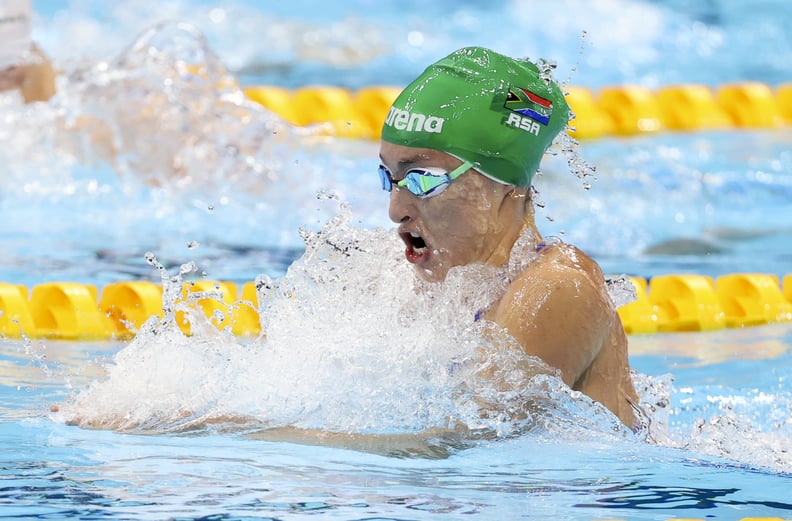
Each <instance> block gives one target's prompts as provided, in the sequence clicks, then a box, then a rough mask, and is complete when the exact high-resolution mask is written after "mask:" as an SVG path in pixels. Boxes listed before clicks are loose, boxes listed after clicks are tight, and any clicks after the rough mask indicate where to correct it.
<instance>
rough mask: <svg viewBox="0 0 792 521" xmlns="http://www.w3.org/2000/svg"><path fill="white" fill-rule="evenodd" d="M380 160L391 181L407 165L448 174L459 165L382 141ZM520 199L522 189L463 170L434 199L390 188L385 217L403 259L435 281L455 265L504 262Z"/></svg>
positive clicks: (519, 220)
mask: <svg viewBox="0 0 792 521" xmlns="http://www.w3.org/2000/svg"><path fill="white" fill-rule="evenodd" d="M380 159H381V160H382V164H383V165H385V166H386V167H387V168H388V170H390V172H391V175H392V177H393V179H394V180H396V181H398V180H400V179H402V178H404V175H405V174H406V172H407V171H408V170H409V169H411V168H416V167H423V168H426V167H439V168H442V169H443V170H446V171H447V172H451V171H452V170H454V169H455V168H456V167H458V166H459V165H460V164H462V161H460V160H459V159H457V158H455V157H453V156H451V155H448V154H446V153H444V152H440V151H438V150H433V149H429V148H412V147H404V146H400V145H394V144H391V143H387V142H384V141H383V142H382V145H381V147H380ZM524 197H525V189H522V188H518V187H515V186H510V185H504V184H501V183H497V182H495V181H492V180H491V179H488V178H486V177H484V176H483V175H481V174H479V173H478V172H476V171H475V170H468V171H467V172H466V173H464V174H462V175H461V176H460V177H458V178H457V179H456V180H454V181H453V182H452V183H451V184H450V185H448V186H447V187H446V189H445V190H443V191H442V192H441V193H440V194H438V195H436V196H434V197H428V198H423V199H422V198H419V197H417V196H415V195H413V194H412V193H410V191H409V190H407V189H406V188H399V187H397V186H394V187H393V189H392V190H391V193H390V206H389V215H390V218H391V220H392V221H393V222H395V223H396V224H398V225H399V235H400V236H401V238H402V240H403V241H404V243H405V244H406V246H407V249H406V251H405V256H406V257H407V260H408V261H409V262H411V263H412V264H414V265H415V268H416V270H417V272H418V274H419V275H420V276H421V277H422V278H423V279H425V280H428V281H432V282H439V281H442V280H444V279H445V277H446V274H447V273H448V270H449V269H450V268H452V267H454V266H463V265H467V264H502V263H504V262H505V261H506V260H507V259H508V255H509V252H510V250H511V247H512V245H513V243H514V240H515V239H516V237H517V234H518V233H519V229H520V227H521V225H522V216H523V213H522V211H523V208H524Z"/></svg>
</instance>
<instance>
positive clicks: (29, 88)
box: [0, 45, 55, 103]
mask: <svg viewBox="0 0 792 521" xmlns="http://www.w3.org/2000/svg"><path fill="white" fill-rule="evenodd" d="M32 52H33V55H34V56H35V57H36V62H34V63H30V64H25V65H17V66H14V67H10V68H8V69H6V70H4V71H0V90H8V89H19V92H20V93H21V94H22V98H23V99H24V100H25V103H32V102H35V101H47V100H49V99H50V98H51V97H52V96H53V95H54V94H55V71H54V70H53V69H52V64H51V63H50V60H49V58H47V56H46V55H45V54H44V53H43V52H42V51H41V49H39V48H38V47H37V46H35V45H34V46H33V49H32Z"/></svg>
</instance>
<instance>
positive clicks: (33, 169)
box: [0, 0, 792, 520]
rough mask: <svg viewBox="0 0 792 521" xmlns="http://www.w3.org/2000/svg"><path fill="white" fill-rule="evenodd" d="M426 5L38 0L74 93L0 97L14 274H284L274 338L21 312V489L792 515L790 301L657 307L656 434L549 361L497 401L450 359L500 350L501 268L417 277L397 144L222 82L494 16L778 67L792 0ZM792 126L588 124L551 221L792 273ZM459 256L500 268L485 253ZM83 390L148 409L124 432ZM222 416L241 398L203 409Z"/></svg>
mask: <svg viewBox="0 0 792 521" xmlns="http://www.w3.org/2000/svg"><path fill="white" fill-rule="evenodd" d="M424 4H425V2H422V3H418V2H412V1H404V2H399V3H392V4H380V3H376V4H374V3H370V2H366V1H362V0H359V1H354V2H347V3H344V4H343V6H338V7H334V6H331V5H326V6H322V7H321V8H316V6H315V5H314V4H313V2H304V1H299V0H298V1H293V2H289V3H276V4H275V5H270V6H267V7H263V6H262V5H260V4H259V3H257V2H226V3H224V5H223V6H217V5H215V4H210V3H208V2H203V1H198V0H191V1H186V0H185V1H172V2H148V1H143V2H136V3H135V4H134V5H132V4H124V3H119V4H118V5H115V6H111V5H109V4H106V3H103V2H76V1H71V2H70V1H56V2H34V6H35V8H36V10H37V13H38V18H37V20H36V24H35V28H36V29H35V31H36V32H35V33H34V37H35V38H36V40H37V41H39V42H40V43H41V45H42V46H43V47H44V48H45V49H46V50H47V51H48V52H49V53H50V54H51V55H52V56H53V58H54V59H55V61H56V63H58V64H60V65H61V68H62V70H63V71H64V72H65V74H64V76H62V77H61V84H60V85H59V87H60V94H59V96H58V97H57V98H56V99H54V100H53V101H52V102H51V103H50V104H48V105H40V106H36V107H23V106H21V105H20V104H19V102H18V100H17V99H15V98H14V97H13V96H10V95H2V96H0V116H1V117H0V135H2V136H3V145H2V146H0V156H1V157H2V162H3V164H4V170H5V172H4V174H3V175H2V176H0V216H1V217H2V222H3V223H5V226H4V227H3V229H2V230H0V238H2V241H3V248H2V252H0V281H3V282H12V283H15V284H22V285H24V286H26V287H28V288H32V287H33V286H35V285H37V284H40V283H42V282H47V281H77V282H83V283H88V284H95V285H97V286H99V287H102V286H103V285H106V284H109V283H111V282H116V281H119V280H138V279H142V280H153V281H157V282H163V284H164V285H165V286H166V287H176V286H172V285H173V284H176V283H178V282H180V281H181V279H182V278H184V279H201V278H207V279H211V280H227V281H234V282H238V283H243V282H249V281H254V280H257V281H259V282H260V283H262V284H264V285H265V286H266V287H268V288H270V289H269V290H268V292H267V293H266V296H267V299H265V301H264V304H265V310H266V312H265V313H263V314H262V320H263V321H264V322H265V326H266V327H265V329H266V330H267V331H268V336H267V338H266V340H265V339H261V338H235V337H233V336H231V335H229V334H227V333H224V332H222V331H217V330H215V329H213V328H211V327H204V324H202V323H201V322H200V321H199V322H197V323H195V324H194V331H193V333H194V334H193V336H190V337H187V336H184V335H183V334H181V333H180V332H179V331H178V330H177V328H174V327H169V325H168V324H167V323H162V324H155V323H154V322H152V323H149V324H148V325H146V326H144V327H143V328H142V329H141V331H140V332H139V334H138V336H137V337H136V339H135V340H132V341H90V342H87V341H62V340H47V339H43V340H42V339H15V338H5V339H0V346H2V348H1V349H0V364H2V370H1V371H0V377H1V378H2V385H0V437H1V438H2V442H0V453H2V457H1V458H2V459H0V462H2V464H1V465H0V469H2V477H3V482H2V486H0V517H3V518H20V519H22V518H41V519H54V518H80V519H100V518H101V519H250V518H254V519H294V518H302V517H305V516H309V515H313V516H322V517H324V518H332V519H435V518H447V519H458V518H462V517H474V518H481V519H496V518H504V519H512V518H516V517H525V518H529V519H547V518H553V519H582V520H588V519H606V518H607V519H647V520H648V519H670V518H697V519H710V518H712V519H741V518H744V517H777V518H785V519H790V518H792V494H790V492H789V491H790V490H792V452H791V451H790V447H792V388H790V375H792V325H790V324H789V323H783V324H773V325H765V326H760V327H752V328H745V329H724V330H719V331H714V332H705V333H701V332H699V333H673V334H653V335H631V336H630V362H631V365H632V366H633V368H634V369H635V371H636V376H635V379H636V382H637V384H638V387H639V389H640V390H641V391H642V398H643V400H644V404H645V407H646V408H647V411H648V412H649V416H650V417H651V419H652V425H651V428H650V430H649V433H648V434H646V433H644V434H641V435H635V434H632V433H630V432H625V430H624V429H622V428H620V427H619V426H618V425H616V424H614V422H613V421H612V418H610V417H609V416H608V415H607V414H603V413H602V411H601V409H600V408H598V407H597V406H596V405H595V404H593V403H591V402H590V401H588V400H586V399H585V397H581V396H578V395H576V394H575V393H572V392H570V391H569V390H568V389H564V388H563V387H562V386H560V385H559V384H558V382H557V381H554V380H553V379H552V378H538V379H533V380H532V379H524V380H519V381H520V382H522V384H523V385H522V387H519V388H517V389H516V390H515V392H514V394H513V395H509V396H497V397H496V398H497V399H499V400H504V401H505V403H506V404H507V405H510V404H512V405H513V404H515V403H522V402H523V401H527V402H532V403H536V404H537V405H536V407H537V409H536V410H534V409H530V410H526V411H523V412H527V414H526V415H525V417H500V418H489V419H487V420H486V421H484V420H480V419H479V420H478V421H480V424H476V421H477V420H476V415H475V414H474V412H475V411H473V410H472V409H471V400H470V396H469V395H467V394H465V392H461V391H459V390H460V389H462V387H461V385H460V382H461V381H464V380H463V379H464V376H465V375H464V371H457V372H456V373H455V372H454V371H451V372H449V371H447V368H448V367H457V366H458V365H459V364H458V362H459V360H464V359H465V357H466V356H468V355H469V354H470V352H471V351H470V350H471V349H474V348H475V345H476V340H475V338H477V334H478V333H479V331H477V330H476V329H475V327H470V326H469V324H467V322H469V320H467V319H466V317H469V316H472V312H471V310H472V311H475V309H476V308H475V305H476V301H475V298H474V295H475V294H476V293H475V291H473V290H471V289H465V288H463V289H459V288H451V289H446V290H436V291H434V292H430V293H431V297H432V300H428V301H422V300H416V299H414V298H411V295H410V293H411V291H410V289H409V285H406V284H403V282H404V281H406V280H411V276H412V275H411V272H410V269H409V266H406V265H405V264H406V263H404V262H403V261H401V260H400V255H401V253H400V252H399V251H398V250H399V246H398V244H397V241H396V240H394V237H393V234H392V230H391V228H392V225H391V224H390V223H389V222H388V220H387V212H386V210H385V207H386V204H387V197H386V195H385V194H384V193H383V192H381V190H380V189H379V185H378V182H377V179H376V176H375V175H374V174H373V172H374V169H375V168H376V166H377V164H378V161H377V151H378V147H377V144H376V143H374V142H367V141H354V140H344V139H333V138H327V137H323V136H320V135H318V134H316V133H314V132H313V131H312V130H310V129H295V128H292V127H290V126H288V125H286V124H284V122H283V121H281V120H280V119H279V118H277V117H276V116H274V115H273V114H271V113H269V112H268V111H266V110H264V109H263V108H262V107H259V106H257V105H255V104H253V103H248V102H244V101H243V100H242V98H241V92H240V91H239V90H238V89H237V88H236V86H235V85H234V84H233V82H231V83H227V82H226V80H223V77H224V75H225V74H226V72H228V74H230V75H231V76H233V77H235V78H237V79H238V80H239V82H240V83H241V84H242V85H264V84H272V85H280V86H284V87H288V88H296V87H299V86H302V85H309V84H333V85H340V86H342V87H345V88H349V89H357V88H360V87H363V86H367V85H374V84H385V85H403V84H405V83H406V82H407V81H409V80H410V79H412V77H414V76H415V75H417V74H418V73H419V72H420V71H421V70H422V68H423V67H424V66H425V65H427V64H428V63H430V62H431V61H433V60H435V59H437V58H439V57H441V56H443V55H445V54H447V53H448V52H450V51H452V50H454V49H455V48H457V47H461V46H464V45H470V44H478V45H485V46H490V47H492V48H495V49H497V50H499V51H502V52H504V53H507V54H513V55H529V56H531V57H538V56H545V57H549V58H553V59H555V60H557V62H558V68H557V72H556V76H557V77H558V78H560V79H562V80H563V81H565V82H566V83H568V84H570V85H583V86H587V87H590V88H592V89H598V88H601V87H603V86H606V85H612V84H629V83H636V84H641V85H644V86H647V87H650V88H657V87H660V86H663V85H668V84H680V83H688V82H695V83H703V84H706V85H709V86H712V87H716V86H718V85H721V84H724V83H728V82H733V81H743V80H755V81H760V82H763V83H766V84H768V85H771V86H775V85H779V84H781V83H783V82H788V81H790V77H791V76H792V74H790V72H791V71H790V63H792V60H790V59H789V57H790V55H792V41H790V39H789V37H788V34H787V33H788V30H787V28H788V27H789V24H790V23H792V20H790V16H792V13H791V12H790V10H789V9H787V8H786V6H785V2H784V1H783V0H775V1H771V0H765V1H763V2H756V3H755V4H754V5H752V8H751V9H750V10H749V11H745V10H743V9H739V8H738V7H737V6H736V5H735V4H733V3H732V2H729V1H727V0H721V1H715V2H707V3H706V4H701V5H696V6H692V5H689V3H687V2H681V1H680V2H677V1H654V2H650V1H627V0H616V1H612V2H578V1H574V0H563V1H562V2H558V3H554V4H552V5H553V7H550V4H547V5H545V4H544V3H542V4H540V3H539V2H531V1H527V0H526V1H512V2H506V3H504V4H502V5H500V4H499V5H498V6H497V7H493V6H489V5H487V4H486V3H480V2H446V1H443V2H437V3H434V4H431V5H424ZM570 12H576V13H580V15H579V16H576V17H574V19H571V18H570V17H567V16H566V13H570ZM161 20H182V21H187V22H190V23H191V24H192V25H193V27H194V28H195V29H192V28H190V27H189V26H179V25H177V24H173V23H171V24H166V25H164V26H163V27H164V28H163V29H162V30H160V31H158V32H155V33H154V34H150V35H149V36H148V37H147V38H149V40H147V41H148V42H150V43H152V44H153V48H155V49H160V50H161V51H162V52H159V53H155V52H149V48H148V47H146V48H143V47H140V46H135V45H133V42H135V41H136V39H137V38H138V35H139V34H140V33H141V32H142V31H144V30H146V29H148V28H150V27H151V26H152V25H153V24H154V22H157V21H161ZM757 30H759V31H761V34H762V35H763V36H762V38H761V39H758V38H756V36H755V35H756V31H757ZM514 34H519V35H520V38H514ZM202 35H203V36H205V40H202V38H203V36H202ZM97 63H99V64H100V65H98V66H97ZM102 63H104V64H105V65H101V64H102ZM184 63H190V64H193V65H194V64H196V63H199V64H202V65H203V66H204V67H205V68H206V70H208V71H209V73H208V80H207V79H206V78H202V77H200V76H196V75H194V74H193V75H191V74H190V73H189V71H187V72H185V71H184V70H180V69H179V67H183V66H184V65H183V64H184ZM84 116H90V117H91V118H95V120H98V121H100V122H102V123H103V124H104V125H105V127H102V128H106V129H109V132H110V135H111V137H112V140H111V142H112V144H113V146H115V147H116V149H117V150H116V152H117V153H116V154H115V156H113V158H112V159H110V160H108V158H107V156H106V155H104V154H103V152H102V150H101V149H100V148H97V147H95V146H94V145H93V143H94V142H93V141H91V140H89V139H86V138H85V135H86V133H85V132H71V133H70V132H61V131H60V130H59V128H61V126H62V125H63V124H64V123H63V122H64V121H65V122H67V123H75V122H79V121H81V118H82V117H84ZM791 141H792V138H791V137H790V133H789V132H788V130H786V129H783V130H730V131H719V132H714V131H706V132H705V131H702V132H692V133H660V134H656V135H648V136H635V137H603V138H600V139H596V140H588V141H583V142H582V143H581V144H580V146H579V147H578V149H577V153H578V154H579V156H580V157H581V158H583V159H584V160H585V161H586V162H587V163H589V164H591V165H593V166H595V167H596V175H595V176H594V178H591V177H588V178H586V179H580V178H579V177H577V176H575V175H572V174H571V173H570V172H569V167H568V166H567V163H566V159H565V158H564V157H563V156H561V155H558V156H550V157H548V158H547V160H546V161H545V163H544V164H543V169H542V173H541V175H540V176H539V177H538V178H537V182H536V185H537V189H538V192H539V197H540V199H541V202H542V207H541V208H539V209H538V212H537V217H538V222H539V226H540V229H541V230H542V232H543V233H544V234H545V235H551V236H558V237H561V238H562V239H563V240H567V241H569V242H572V243H574V244H576V245H578V246H580V247H581V248H582V249H584V250H585V251H587V252H589V253H590V254H591V255H592V256H594V258H595V259H597V260H598V262H600V264H601V265H602V266H603V269H604V271H606V272H607V273H609V274H614V275H617V274H629V275H637V276H642V277H647V278H648V277H652V276H654V275H659V274H668V273H697V274H704V275H709V276H712V277H717V276H719V275H723V274H728V273H741V272H760V273H769V274H773V275H776V276H779V277H782V276H783V275H785V274H787V273H790V272H792V269H790V266H791V265H792V264H790V260H791V259H792V226H790V224H789V222H792V205H790V204H789V203H790V201H792V153H790V150H792V146H791V145H792V142H791ZM586 183H590V186H589V185H588V184H586ZM148 253H151V254H153V255H154V256H156V259H157V262H159V263H161V265H162V267H163V270H162V271H160V270H157V269H156V266H155V265H152V264H156V263H152V262H149V261H147V258H149V259H150V258H151V257H150V256H148V255H147V254H148ZM191 263H192V264H191ZM289 266H291V268H289ZM180 267H181V270H180ZM287 268H289V269H288V271H287ZM163 272H164V279H163ZM453 276H455V277H458V278H457V279H452V281H453V280H457V281H466V282H467V283H469V285H470V286H471V287H473V288H475V286H476V282H477V281H479V280H486V277H487V272H486V271H484V272H480V271H476V270H472V271H462V272H460V273H458V274H454V275H453ZM171 278H174V279H175V280H176V283H172V282H171ZM350 281H352V283H350ZM450 286H453V284H451V285H450ZM459 286H462V285H461V284H460V285H459ZM430 306H435V307H438V309H444V310H445V311H447V313H443V314H442V315H441V316H440V317H438V316H437V314H436V313H429V312H427V310H429V309H430ZM411 307H412V308H413V309H410V308H411ZM394 316H398V317H401V318H400V319H398V320H394V319H393V318H392V317H394ZM487 391H488V390H487V389H484V390H483V391H482V392H487ZM69 414H77V415H79V416H81V417H83V418H90V419H93V420H95V421H102V420H103V419H107V418H116V419H117V418H122V419H123V421H122V423H121V424H116V426H120V427H122V428H123V429H122V430H123V431H124V432H113V431H111V430H89V429H81V428H78V427H75V426H71V425H68V424H67V423H66V422H65V419H66V418H67V417H68V415H69ZM218 417H237V418H242V419H244V423H241V424H240V423H233V422H227V423H224V422H208V423H207V420H210V419H213V418H218ZM449 417H451V418H457V419H460V420H465V421H466V423H468V424H470V425H474V426H475V427H477V428H479V431H478V432H480V433H481V435H477V436H469V437H466V438H463V439H462V440H461V441H459V440H452V441H451V442H449V441H448V440H444V439H439V440H437V439H430V440H429V442H428V444H427V445H426V446H421V447H414V446H410V447H409V448H408V449H409V450H406V451H403V452H401V453H398V454H394V453H393V452H394V451H390V453H389V452H388V451H387V450H385V451H383V450H381V447H379V448H374V449H371V447H369V449H368V450H359V449H360V447H352V448H349V447H347V448H343V447H338V446H317V445H314V444H310V443H309V444H306V443H290V442H285V441H269V440H263V439H258V438H259V437H257V433H260V432H261V430H262V429H264V428H269V427H282V426H289V425H293V426H297V427H301V428H305V429H319V430H321V429H326V430H330V431H343V432H349V433H355V434H372V435H381V434H384V435H389V434H396V435H402V434H407V435H411V434H415V433H417V432H422V431H424V430H426V429H428V428H431V427H436V426H438V425H441V424H443V422H444V421H447V420H446V419H447V418H449Z"/></svg>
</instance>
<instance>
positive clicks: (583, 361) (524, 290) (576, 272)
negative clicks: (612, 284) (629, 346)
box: [493, 251, 613, 387]
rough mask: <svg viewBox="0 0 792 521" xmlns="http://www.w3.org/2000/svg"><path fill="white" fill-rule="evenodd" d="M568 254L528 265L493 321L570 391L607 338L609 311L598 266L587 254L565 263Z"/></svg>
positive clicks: (610, 310) (561, 254)
mask: <svg viewBox="0 0 792 521" xmlns="http://www.w3.org/2000/svg"><path fill="white" fill-rule="evenodd" d="M566 253H569V252H564V251H558V252H552V253H551V252H548V255H549V256H548V257H546V258H544V259H539V260H538V261H537V262H536V263H535V264H534V265H532V266H529V267H528V268H527V269H526V271H525V272H524V273H523V274H521V275H520V276H519V277H518V278H517V279H516V280H515V281H514V282H513V283H512V285H511V287H510V288H509V289H508V291H507V293H506V295H505V296H504V298H503V299H502V300H501V301H500V303H499V304H498V307H497V308H496V313H495V316H494V317H493V319H494V320H495V322H497V323H498V324H499V325H500V326H501V327H503V328H505V329H506V330H507V331H508V332H509V334H510V335H512V336H513V337H515V338H516V339H517V340H518V341H519V342H520V344H521V345H522V346H523V349H525V352H526V353H527V354H529V355H533V356H538V357H539V358H541V359H542V360H543V361H544V362H545V363H547V364H548V365H550V366H552V367H555V368H556V369H558V370H560V371H561V374H562V378H563V380H564V382H565V383H566V384H567V385H569V386H570V387H574V385H575V383H576V382H577V381H578V380H579V379H580V378H581V377H582V376H583V375H584V374H585V372H586V371H587V370H588V368H589V366H590V365H591V364H592V362H593V361H594V359H595V358H596V357H597V355H598V354H599V352H600V350H601V349H602V346H603V345H604V343H605V341H606V339H607V338H608V335H609V334H610V329H611V326H612V321H613V308H612V305H611V303H610V300H609V298H608V295H607V292H606V289H605V284H604V279H603V278H602V274H601V272H600V271H599V267H598V266H597V265H596V264H595V263H594V262H593V261H591V260H590V259H588V258H587V257H585V256H583V257H584V260H585V262H582V263H579V262H567V260H568V259H566V258H564V257H563V255H565V254H566ZM573 253H574V251H573ZM580 255H582V254H580ZM559 256H561V257H559Z"/></svg>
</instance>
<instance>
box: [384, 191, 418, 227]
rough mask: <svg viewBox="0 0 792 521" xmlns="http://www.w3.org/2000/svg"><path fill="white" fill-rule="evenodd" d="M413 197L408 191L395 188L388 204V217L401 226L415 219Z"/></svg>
mask: <svg viewBox="0 0 792 521" xmlns="http://www.w3.org/2000/svg"><path fill="white" fill-rule="evenodd" d="M411 195H412V194H411V193H410V192H409V191H407V190H401V189H400V188H399V187H397V186H394V187H393V190H391V193H390V201H389V203H388V217H390V220H391V221H393V222H395V223H396V224H401V223H403V222H407V221H409V220H410V219H412V218H413V214H414V211H415V206H414V205H413V203H412V201H411V199H413V197H410V196H411Z"/></svg>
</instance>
